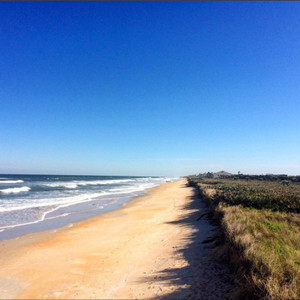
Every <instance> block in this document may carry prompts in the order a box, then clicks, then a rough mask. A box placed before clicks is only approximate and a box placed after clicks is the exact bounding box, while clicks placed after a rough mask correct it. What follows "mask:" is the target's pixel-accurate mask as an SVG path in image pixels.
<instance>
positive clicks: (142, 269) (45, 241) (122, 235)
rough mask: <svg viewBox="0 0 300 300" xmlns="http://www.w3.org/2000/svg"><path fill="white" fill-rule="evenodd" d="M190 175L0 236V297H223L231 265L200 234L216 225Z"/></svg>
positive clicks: (208, 232)
mask: <svg viewBox="0 0 300 300" xmlns="http://www.w3.org/2000/svg"><path fill="white" fill-rule="evenodd" d="M194 193H195V192H194V189H193V188H191V187H187V186H186V181H185V179H181V180H179V181H177V182H170V183H165V184H162V185H160V186H158V187H155V188H153V189H151V190H148V191H147V192H146V195H145V196H142V197H139V198H135V199H133V200H132V201H130V202H129V203H127V204H126V205H124V206H123V207H122V208H120V209H117V210H113V211H110V212H106V213H104V214H101V215H98V216H95V217H92V218H89V219H85V220H83V221H80V222H77V223H74V224H69V225H67V226H65V227H62V228H59V229H55V230H48V231H43V232H38V233H32V234H28V235H25V236H22V237H19V238H15V239H11V240H6V241H2V242H0V264H1V269H0V297H1V298H2V299H7V298H17V299H34V298H51V299H53V298H62V299H70V298H71V299H72V298H77V299H78V298H80V299H89V298H96V299H108V298H109V299H112V298H114V299H120V298H123V299H124V298H127V299H128V298H129V299H133V298H172V299H173V298H177V299H178V298H179V299H183V298H189V297H191V298H195V297H196V298H205V297H206V299H221V298H222V297H223V298H224V295H225V294H226V293H227V292H228V291H229V290H230V289H231V288H232V285H231V283H230V280H231V275H230V272H229V270H228V269H227V267H226V266H224V265H221V264H218V263H216V262H214V261H213V260H212V258H211V256H210V251H209V250H210V249H209V246H208V245H207V244H203V243H202V242H203V241H204V240H205V239H207V238H208V237H209V236H211V235H212V234H213V231H214V230H215V228H214V227H213V226H212V225H209V224H208V222H207V221H206V220H200V221H199V220H197V218H198V217H199V216H200V215H201V214H202V213H203V212H205V206H204V204H202V203H201V201H199V199H198V198H196V197H195V195H194Z"/></svg>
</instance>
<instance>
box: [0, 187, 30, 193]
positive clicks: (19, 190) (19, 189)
mask: <svg viewBox="0 0 300 300" xmlns="http://www.w3.org/2000/svg"><path fill="white" fill-rule="evenodd" d="M29 190H30V187H28V186H22V187H17V188H8V189H3V190H0V192H1V193H3V194H17V193H22V192H28V191H29Z"/></svg>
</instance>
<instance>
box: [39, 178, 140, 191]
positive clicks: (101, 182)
mask: <svg viewBox="0 0 300 300" xmlns="http://www.w3.org/2000/svg"><path fill="white" fill-rule="evenodd" d="M134 181H135V180H133V179H114V180H93V181H85V180H82V181H79V180H75V181H72V182H63V181H60V182H53V183H46V184H43V185H44V186H50V187H60V186H61V187H65V188H68V189H75V188H77V187H78V186H85V185H107V184H117V183H127V182H134Z"/></svg>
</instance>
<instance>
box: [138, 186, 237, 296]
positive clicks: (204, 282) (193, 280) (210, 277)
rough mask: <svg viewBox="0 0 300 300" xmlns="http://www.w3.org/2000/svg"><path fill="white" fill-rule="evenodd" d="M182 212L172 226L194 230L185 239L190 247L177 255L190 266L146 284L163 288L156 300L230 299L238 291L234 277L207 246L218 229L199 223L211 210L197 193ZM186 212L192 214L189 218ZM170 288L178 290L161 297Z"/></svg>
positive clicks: (151, 278)
mask: <svg viewBox="0 0 300 300" xmlns="http://www.w3.org/2000/svg"><path fill="white" fill-rule="evenodd" d="M182 188H189V189H190V188H191V187H185V186H184V187H182ZM181 211H182V212H183V213H182V217H181V218H180V219H179V220H178V221H174V222H170V223H168V224H174V225H177V226H178V225H179V226H184V227H188V228H189V229H192V230H191V232H192V234H190V235H189V236H186V238H185V240H186V243H185V245H186V246H185V247H184V248H182V249H176V255H181V256H182V257H184V259H185V261H186V262H187V264H186V265H185V266H184V267H178V268H176V267H175V268H171V269H164V270H163V271H161V272H159V273H157V274H153V275H152V276H147V278H145V281H152V282H156V285H158V286H159V287H161V288H160V289H159V290H158V293H157V297H155V299H158V298H159V299H228V298H229V297H228V296H226V294H227V293H228V292H229V291H230V290H232V288H233V287H234V285H233V283H232V281H233V279H232V278H233V276H232V274H231V271H230V270H229V268H228V266H227V265H226V264H223V263H220V262H217V261H215V260H214V258H213V257H212V255H211V251H210V250H211V244H210V243H207V240H209V238H210V237H211V236H213V235H214V234H215V232H216V231H217V230H218V228H217V227H216V226H214V225H212V224H210V223H209V221H208V220H207V219H205V218H201V219H200V220H199V217H200V216H201V215H203V214H204V213H207V212H208V208H207V206H206V204H205V203H204V202H203V201H201V199H200V198H199V196H198V194H197V192H196V189H194V191H193V195H192V196H191V197H190V201H189V203H188V204H187V205H186V206H185V207H183V208H182V209H181ZM184 211H185V212H184ZM186 211H190V213H189V214H186ZM203 242H204V243H203ZM143 281H144V280H143ZM168 286H175V287H176V288H175V289H174V290H170V291H169V292H168V293H167V294H165V292H164V294H163V295H162V294H160V293H159V291H162V290H165V291H166V290H168Z"/></svg>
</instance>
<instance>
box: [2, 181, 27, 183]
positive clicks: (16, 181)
mask: <svg viewBox="0 0 300 300" xmlns="http://www.w3.org/2000/svg"><path fill="white" fill-rule="evenodd" d="M21 182H24V181H23V180H0V183H21Z"/></svg>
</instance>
